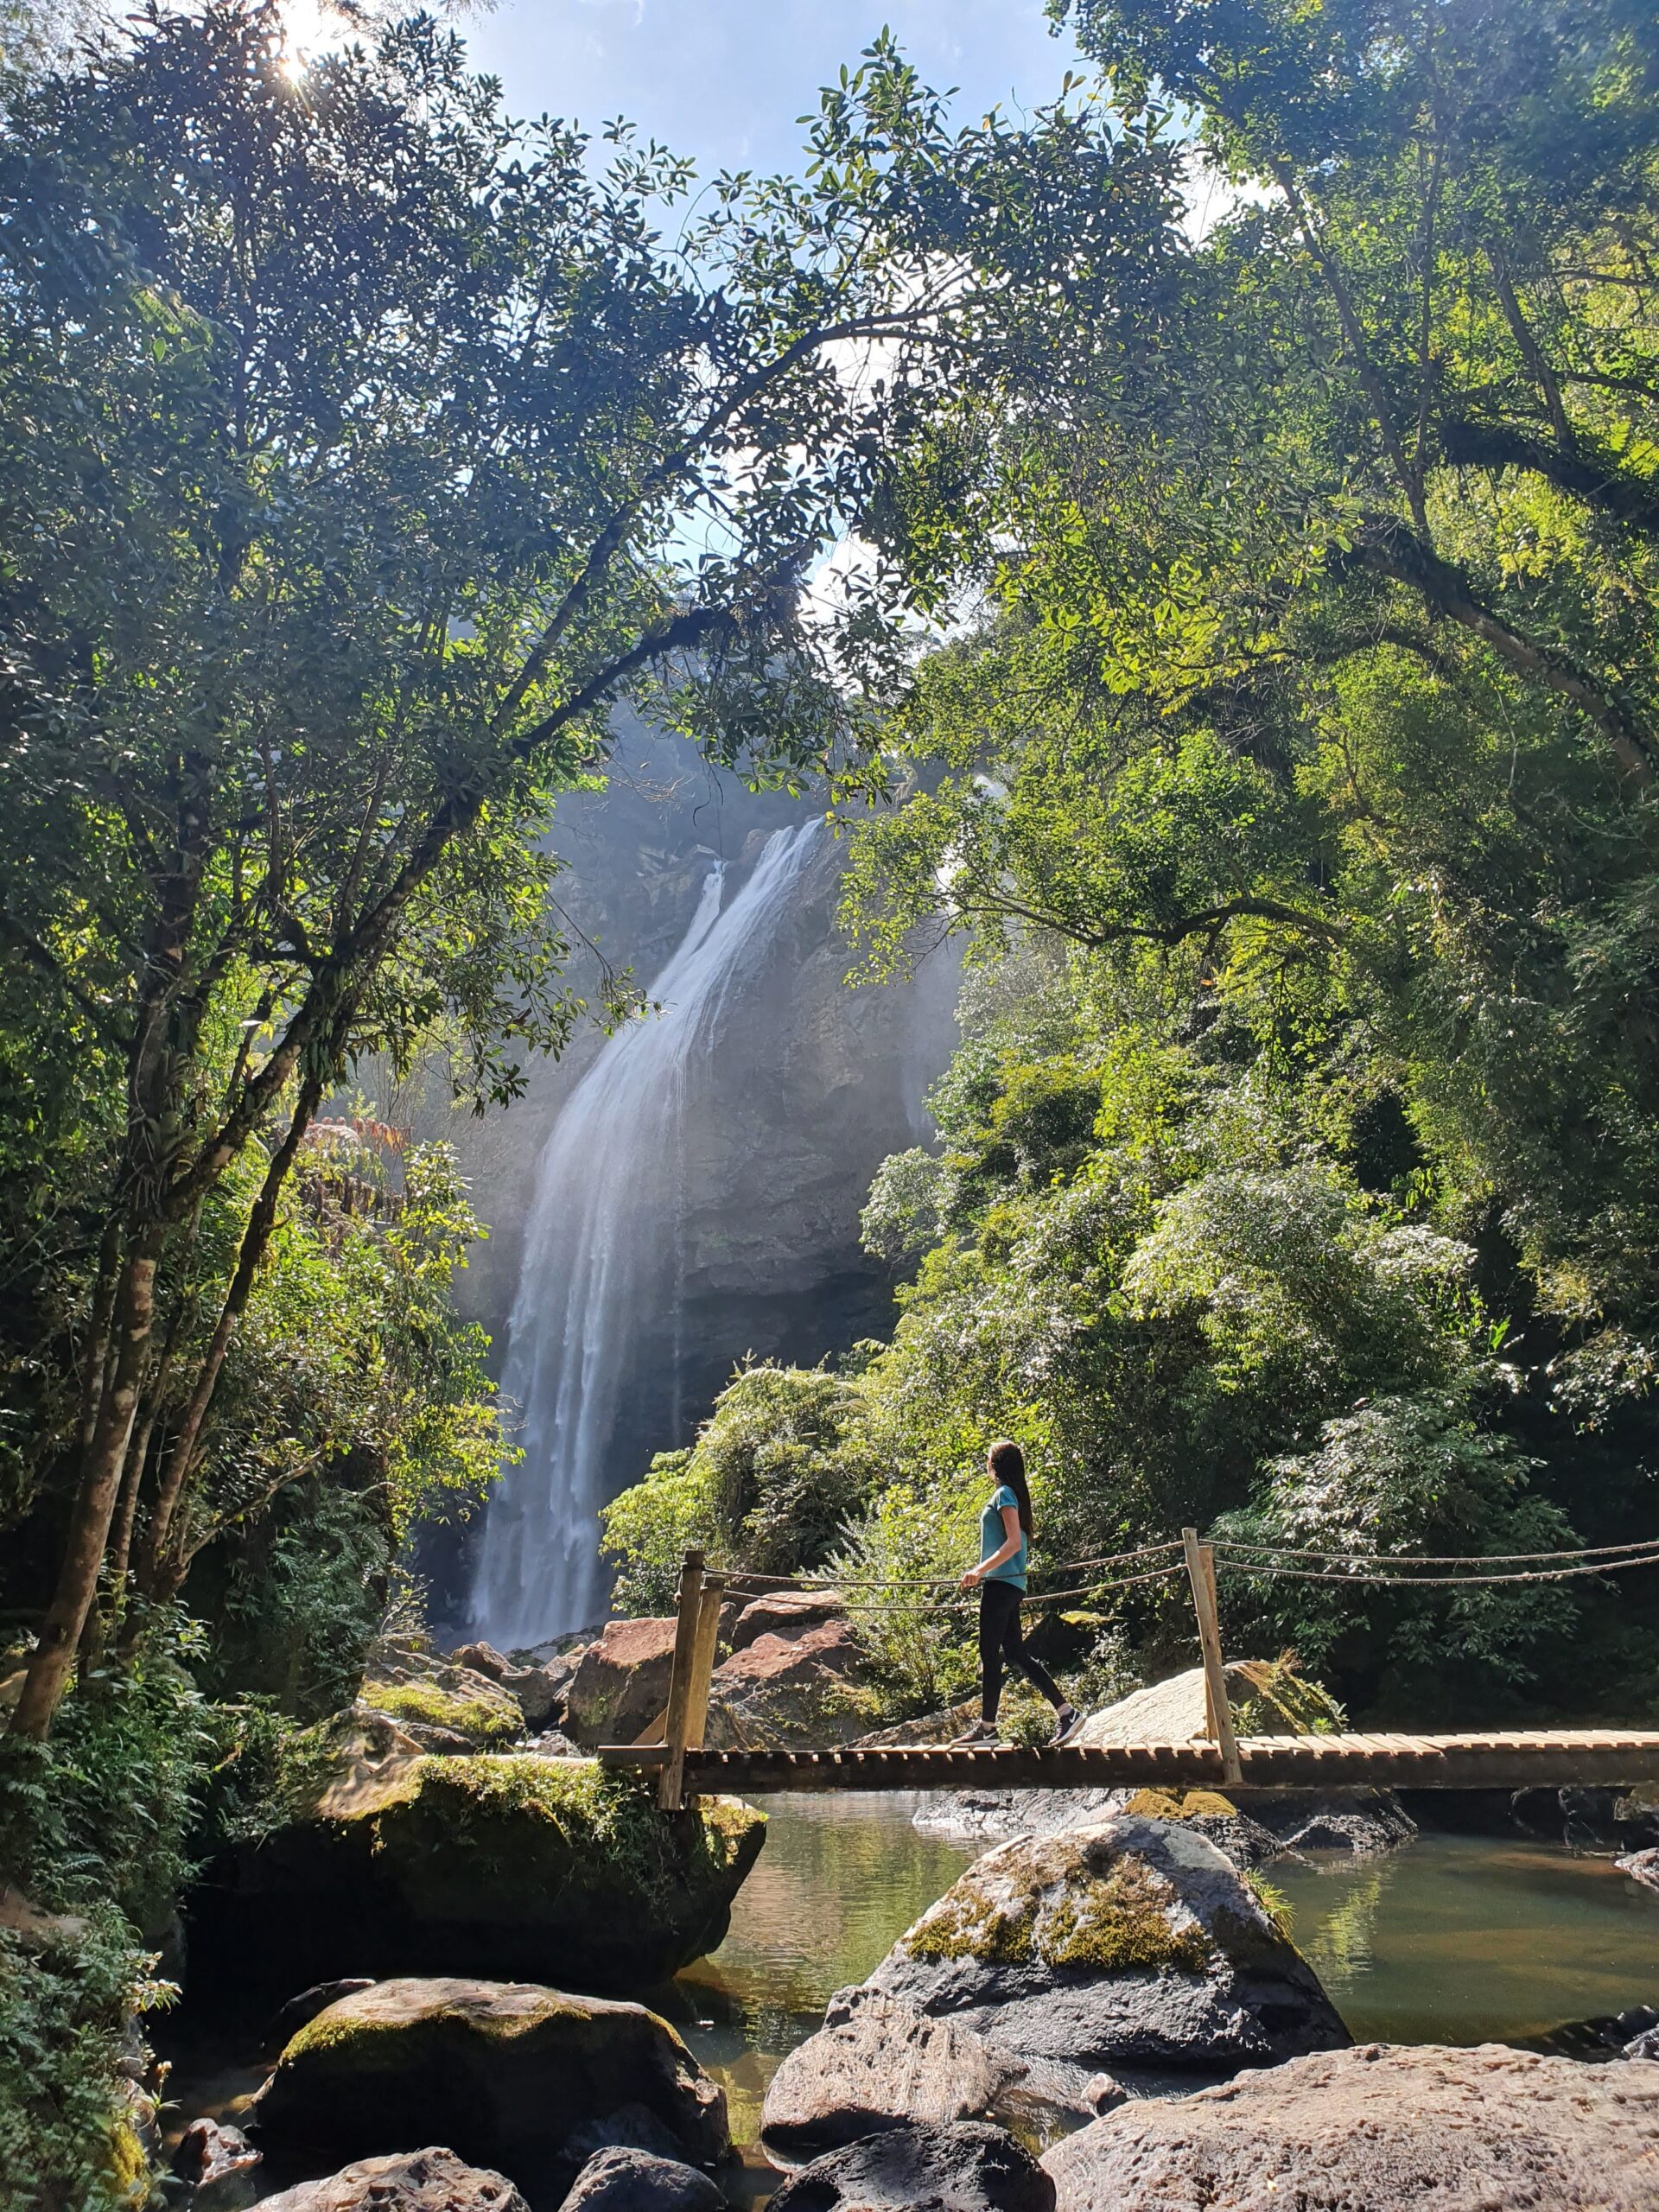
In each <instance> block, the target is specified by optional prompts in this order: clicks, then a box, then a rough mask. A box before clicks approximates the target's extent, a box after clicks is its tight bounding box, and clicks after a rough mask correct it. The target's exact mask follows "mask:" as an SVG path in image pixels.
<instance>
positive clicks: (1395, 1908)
mask: <svg viewBox="0 0 1659 2212" xmlns="http://www.w3.org/2000/svg"><path fill="white" fill-rule="evenodd" d="M762 1802H764V1803H765V1804H766V1809H767V1812H768V1814H769V1815H770V1825H769V1827H768V1832H767V1836H766V1848H765V1850H764V1851H763V1852H762V1853H761V1854H760V1861H759V1863H758V1864H757V1866H756V1867H755V1870H754V1872H753V1874H752V1875H751V1876H750V1877H749V1878H748V1881H747V1883H746V1884H745V1885H744V1887H743V1889H742V1891H741V1892H740V1894H739V1896H738V1898H737V1901H736V1904H735V1905H734V1908H733V1912H732V1925H731V1932H730V1934H729V1935H728V1936H727V1939H726V1941H725V1942H724V1943H722V1944H721V1947H720V1948H719V1950H718V1951H716V1952H715V1954H714V1955H713V1956H712V1957H710V1958H709V1959H705V1960H702V1961H700V1962H699V1963H698V1964H697V1965H696V1966H695V1967H691V1968H690V1970H689V1971H688V1972H687V1973H685V1974H682V1975H681V1976H680V1978H679V1980H678V1982H677V1984H676V1985H675V1991H674V1994H673V1998H672V1999H671V2003H672V2006H673V2009H674V2011H675V2013H676V2016H677V2025H678V2026H679V2028H680V2030H681V2032H682V2033H683V2035H684V2036H685V2037H686V2039H687V2040H688V2042H689V2043H690V2045H691V2047H692V2049H693V2050H694V2051H695V2052H696V2056H697V2057H698V2058H699V2060H700V2061H701V2062H702V2064H703V2065H704V2066H705V2067H707V2068H708V2069H709V2072H710V2073H712V2074H713V2075H715V2077H716V2078H717V2079H718V2080H719V2081H720V2082H721V2083H722V2084H723V2086H724V2088H725V2089H726V2094H727V2097H728V2102H729V2105H730V2109H731V2121H732V2134H733V2137H734V2139H735V2140H736V2141H737V2142H739V2143H740V2144H743V2145H751V2146H752V2145H753V2142H754V2139H755V2137H756V2135H757V2134H758V2133H759V2130H760V2107H761V2104H762V2102H763V2101H764V2099H765V2096H766V2085H767V2083H768V2082H770V2081H771V2079H772V2075H773V2073H774V2072H775V2071H776V2069H777V2067H778V2063H779V2060H780V2059H781V2058H782V2057H783V2056H784V2055H785V2052H787V2051H789V2050H792V2049H793V2048H794V2046H795V2045H796V2044H798V2043H799V2042H800V2041H801V2040H802V2038H803V2037H805V2036H807V2035H810V2033H812V2031H814V2030H815V2029H816V2028H817V2027H818V2026H819V2025H820V2024H821V2023H822V2019H823V2007H824V2005H825V2004H826V2003H827V2001H828V2000H829V1997H830V1995H831V1994H832V1993H833V1992H834V1991H836V1990H837V1989H839V1988H841V1987H842V1986H843V1985H845V1984H846V1983H848V1982H851V1981H858V1980H862V1979H863V1978H864V1977H865V1976H866V1975H867V1974H869V1973H870V1971H871V1970H872V1968H873V1967H874V1966H875V1965H876V1963H877V1961H879V1960H880V1959H881V1958H882V1957H883V1956H884V1955H885V1954H886V1953H887V1950H888V1949H889V1948H891V1947H892V1945H893V1942H894V1941H895V1940H896V1939H897V1937H898V1936H900V1935H902V1934H903V1932H904V1930H905V1929H906V1928H907V1927H908V1926H909V1925H910V1923H911V1922H912V1920H914V1919H915V1918H916V1917H917V1916H918V1914H919V1913H921V1912H922V1911H923V1910H925V1907H926V1906H928V1905H929V1904H931V1903H932V1902H933V1900H934V1899H935V1898H936V1897H939V1896H941V1895H942V1894H943V1892H944V1891H945V1890H946V1889H948V1888H949V1886H950V1884H951V1883H952V1882H953V1881H954V1880H955V1879H956V1877H957V1874H958V1873H959V1872H961V1871H962V1869H963V1866H967V1865H968V1864H969V1861H970V1860H971V1859H973V1858H974V1857H975V1856H976V1852H975V1850H974V1849H973V1848H972V1847H969V1846H967V1845H957V1844H952V1843H948V1842H944V1841H942V1840H940V1839H938V1837H930V1836H923V1835H918V1834H917V1832H916V1830H915V1829H914V1828H913V1827H912V1826H911V1816H912V1813H913V1812H914V1811H915V1808H916V1805H917V1803H918V1800H917V1799H915V1798H913V1797H906V1796H877V1795H869V1796H839V1797H837V1796H823V1797H816V1796H793V1797H788V1796H785V1797H772V1798H769V1799H766V1800H763V1801H762ZM1268 1874H1269V1878H1270V1879H1271V1880H1272V1882H1273V1884H1274V1886H1275V1887H1276V1888H1278V1889H1280V1890H1281V1891H1283V1892H1284V1893H1285V1895H1286V1897H1287V1898H1288V1900H1289V1903H1290V1905H1291V1910H1292V1913H1293V1915H1294V1931H1293V1932H1294V1936H1295V1938H1296V1942H1297V1943H1298V1945H1299V1946H1300V1948H1301V1950H1302V1951H1303V1953H1304V1954H1305V1955H1306V1957H1307V1959H1308V1961H1309V1962H1310V1963H1311V1964H1312V1966H1313V1967H1314V1969H1315V1971H1316V1972H1317V1973H1318V1974H1319V1978H1320V1980H1322V1981H1323V1982H1324V1984H1325V1987H1326V1989H1327V1990H1328V1991H1329V1992H1330V1993H1331V1996H1332V1999H1333V2000H1334V2002H1335V2004H1336V2005H1337V2007H1338V2010H1339V2011H1340V2012H1341V2014H1342V2016H1343V2018H1344V2021H1345V2022H1346V2023H1347V2025H1348V2027H1349V2030H1350V2031H1351V2033H1352V2034H1353V2036H1354V2037H1355V2038H1356V2039H1357V2041H1360V2042H1371V2041H1384V2042H1399V2043H1450V2044H1467V2043H1481V2042H1485V2041H1488V2040H1491V2041H1495V2042H1510V2041H1515V2040H1517V2039H1519V2038H1522V2037H1532V2036H1536V2035H1540V2034H1542V2033H1544V2032H1546V2031H1548V2030H1549V2029H1551V2028H1554V2027H1558V2026H1560V2025H1561V2024H1563V2023H1564V2022H1567V2021H1569V2020H1577V2019H1583V2018H1589V2017H1591V2016H1592V2015H1595V2014H1599V2013H1608V2012H1622V2011H1624V2009H1625V2008H1626V2007H1627V2006H1629V2005H1659V1895H1656V1894H1655V1893H1654V1892H1653V1891H1650V1890H1647V1889H1643V1887H1642V1886H1641V1885H1640V1884H1638V1883H1636V1882H1633V1881H1631V1880H1630V1878H1629V1876H1628V1875H1624V1874H1621V1873H1620V1872H1618V1869H1617V1868H1616V1867H1614V1866H1612V1864H1611V1861H1609V1860H1607V1859H1573V1858H1571V1857H1569V1856H1568V1855H1567V1853H1566V1852H1565V1851H1563V1850H1561V1849H1560V1848H1559V1847H1558V1848H1554V1849H1552V1848H1550V1847H1546V1846H1543V1845H1535V1844H1528V1843H1525V1842H1522V1841H1520V1840H1514V1841H1510V1840H1503V1839H1493V1838H1490V1837H1484V1836H1460V1835H1428V1834H1426V1835H1421V1836H1419V1838H1418V1839H1417V1840H1416V1841H1415V1842H1414V1843H1411V1844H1408V1845H1407V1846H1406V1847H1404V1848H1403V1849H1402V1850H1400V1851H1396V1852H1395V1853H1391V1854H1390V1855H1389V1857H1388V1858H1386V1859H1377V1860H1373V1861H1370V1862H1356V1861H1354V1860H1353V1859H1349V1858H1347V1857H1345V1856H1344V1857H1341V1858H1337V1857H1334V1856H1331V1855H1326V1856H1325V1857H1324V1858H1323V1859H1321V1860H1319V1861H1317V1862H1314V1863H1312V1864H1309V1865H1306V1866H1293V1865H1288V1864H1287V1863H1286V1862H1284V1861H1282V1860H1281V1861H1279V1862H1277V1863H1276V1864H1275V1865H1274V1866H1272V1867H1271V1868H1270V1869H1269V1870H1268ZM746 2156H747V2163H748V2168H749V2188H750V2190H751V2191H752V2192H753V2194H752V2197H751V2201H752V2202H760V2201H762V2200H763V2199H764V2195H765V2191H766V2185H767V2181H768V2179H769V2178H770V2177H769V2174H768V2172H767V2170H766V2168H765V2166H764V2163H763V2162H762V2161H760V2159H759V2158H758V2156H757V2154H756V2153H755V2152H753V2149H752V2148H751V2149H750V2150H748V2151H747V2153H746Z"/></svg>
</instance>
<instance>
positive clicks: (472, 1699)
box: [363, 1677, 524, 1744]
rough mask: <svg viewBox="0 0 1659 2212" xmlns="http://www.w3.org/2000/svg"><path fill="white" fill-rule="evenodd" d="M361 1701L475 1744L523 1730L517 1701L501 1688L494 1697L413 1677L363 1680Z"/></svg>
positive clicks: (508, 1738)
mask: <svg viewBox="0 0 1659 2212" xmlns="http://www.w3.org/2000/svg"><path fill="white" fill-rule="evenodd" d="M363 1701H364V1703H365V1705H372V1707H374V1709H375V1711H376V1712H377V1713H388V1714H390V1715H391V1719H394V1720H420V1721H424V1722H425V1723H426V1725H427V1726H429V1727H432V1728H448V1729H451V1730H453V1731H454V1733H455V1734H456V1735H457V1736H465V1737H467V1738H469V1739H470V1740H471V1741H472V1742H474V1743H478V1744H510V1743H512V1741H513V1739H514V1738H516V1737H518V1736H522V1735H523V1734H524V1714H523V1713H522V1712H521V1711H520V1710H519V1707H518V1700H516V1699H515V1698H511V1697H509V1696H508V1695H507V1694H506V1693H505V1690H504V1691H502V1692H501V1693H500V1694H499V1696H498V1697H493V1698H492V1697H486V1696H485V1695H483V1694H481V1693H478V1692H474V1693H471V1694H468V1693H466V1692H462V1691H458V1690H448V1689H445V1688H442V1686H441V1685H440V1684H439V1683H437V1682H435V1681H432V1680H430V1679H429V1678H423V1677H416V1678H415V1679H414V1680H412V1681H404V1682H377V1681H367V1682H365V1683H364V1685H363Z"/></svg>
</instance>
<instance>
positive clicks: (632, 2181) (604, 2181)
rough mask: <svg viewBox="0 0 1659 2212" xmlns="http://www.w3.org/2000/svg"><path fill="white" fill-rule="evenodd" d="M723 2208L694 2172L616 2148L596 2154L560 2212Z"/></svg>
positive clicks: (708, 2211)
mask: <svg viewBox="0 0 1659 2212" xmlns="http://www.w3.org/2000/svg"><path fill="white" fill-rule="evenodd" d="M724 2202H725V2199H724V2197H723V2196H721V2192H720V2190H718V2188H716V2186H715V2183H713V2182H712V2181H711V2180H710V2179H709V2176H708V2175H707V2174H705V2173H700V2172H699V2171H698V2170H697V2168H696V2166H688V2165H686V2164H684V2162H683V2160H681V2159H679V2158H657V2157H655V2156H654V2155H653V2154H652V2152H649V2151H634V2150H629V2149H624V2148H621V2147H620V2146H618V2147H613V2148H612V2149H610V2150H608V2151H595V2152H594V2155H593V2157H592V2158H589V2159H588V2163H587V2164H586V2165H585V2166H584V2167H583V2168H582V2171H581V2172H580V2173H579V2174H578V2175H577V2176H576V2178H575V2186H574V2187H573V2188H572V2190H571V2191H570V2194H569V2196H567V2197H566V2198H565V2200H564V2202H563V2204H562V2205H561V2206H560V2207H559V2212H720V2207H721V2204H723V2203H724Z"/></svg>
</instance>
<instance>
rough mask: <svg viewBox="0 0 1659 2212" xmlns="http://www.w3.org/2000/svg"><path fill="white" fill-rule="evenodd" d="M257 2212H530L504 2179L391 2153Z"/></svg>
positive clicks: (447, 2156)
mask: <svg viewBox="0 0 1659 2212" xmlns="http://www.w3.org/2000/svg"><path fill="white" fill-rule="evenodd" d="M260 2212H530V2208H529V2206H528V2205H527V2204H526V2203H525V2202H524V2198H523V2197H522V2196H520V2195H519V2194H518V2190H516V2189H515V2188H514V2187H513V2185H512V2183H511V2182H510V2181H509V2180H508V2179H507V2177H506V2176H505V2174H497V2173H491V2172H489V2171H487V2170H486V2169H483V2168H480V2167H478V2166H468V2165H466V2164H462V2162H461V2159H459V2158H457V2157H456V2156H455V2154H454V2152H453V2151H443V2150H439V2149H436V2148H434V2149H432V2150H429V2151H394V2152H392V2153H391V2156H390V2157H389V2158H364V2159H362V2160H360V2161H359V2163H358V2164H354V2165H350V2166H346V2167H345V2168H344V2169H343V2170H342V2171H340V2172H339V2173H337V2174H331V2175H330V2176H329V2177H328V2179H327V2181H307V2182H302V2183H300V2185H299V2187H298V2188H297V2189H285V2190H283V2193H282V2195H281V2196H268V2197H267V2198H266V2199H265V2200H264V2204H263V2205H262V2207H261V2208H260Z"/></svg>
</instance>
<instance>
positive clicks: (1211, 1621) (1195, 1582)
mask: <svg viewBox="0 0 1659 2212" xmlns="http://www.w3.org/2000/svg"><path fill="white" fill-rule="evenodd" d="M1181 1548H1182V1550H1183V1551H1184V1552H1185V1554H1186V1579H1187V1580H1188V1581H1189V1582H1190V1583H1191V1584H1192V1610H1193V1611H1194V1612H1195V1613H1196V1614H1197V1615H1198V1649H1199V1651H1200V1652H1201V1653H1202V1654H1203V1656H1204V1702H1205V1714H1206V1718H1207V1719H1208V1723H1209V1728H1210V1739H1211V1742H1212V1743H1213V1744H1215V1745H1217V1747H1218V1748H1219V1750H1220V1752H1221V1775H1222V1780H1223V1781H1224V1783H1227V1784H1228V1786H1229V1787H1230V1789H1237V1788H1238V1787H1239V1786H1240V1784H1241V1783H1243V1779H1244V1770H1243V1767H1242V1766H1241V1765H1240V1764H1239V1760H1238V1745H1237V1743H1236V1741H1235V1739H1234V1736H1233V1708H1232V1706H1231V1704H1230V1702H1229V1700H1228V1696H1227V1669H1226V1667H1225V1666H1224V1663H1223V1661H1222V1656H1221V1624H1220V1621H1219V1618H1218V1617H1217V1611H1216V1555H1215V1553H1214V1552H1213V1551H1212V1550H1211V1548H1210V1546H1209V1545H1208V1544H1201V1543H1200V1542H1199V1541H1198V1530H1197V1529H1182V1531H1181Z"/></svg>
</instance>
